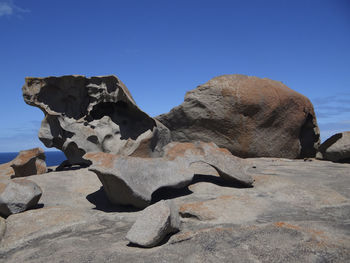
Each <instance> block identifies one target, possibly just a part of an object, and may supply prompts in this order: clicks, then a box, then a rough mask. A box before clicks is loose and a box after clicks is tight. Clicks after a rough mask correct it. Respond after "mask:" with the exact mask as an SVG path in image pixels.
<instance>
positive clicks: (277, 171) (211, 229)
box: [0, 158, 350, 263]
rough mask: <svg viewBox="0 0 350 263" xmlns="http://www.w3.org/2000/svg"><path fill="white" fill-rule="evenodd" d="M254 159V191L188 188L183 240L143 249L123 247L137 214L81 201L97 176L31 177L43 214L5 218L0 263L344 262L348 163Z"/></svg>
mask: <svg viewBox="0 0 350 263" xmlns="http://www.w3.org/2000/svg"><path fill="white" fill-rule="evenodd" d="M250 161H251V162H252V163H253V164H255V165H256V167H257V168H253V169H251V170H252V171H254V173H253V175H252V176H253V178H254V179H255V182H254V187H253V188H245V189H240V188H233V187H226V186H223V185H220V184H216V183H212V182H208V181H200V182H195V183H193V184H191V185H190V186H189V189H190V190H191V193H190V194H187V195H183V196H179V197H176V198H175V199H174V202H175V203H176V205H177V206H178V207H183V208H186V213H188V214H196V215H198V217H197V218H196V217H188V218H181V232H179V233H177V234H174V235H173V236H171V238H170V239H169V240H168V241H167V242H166V243H165V244H163V245H161V246H157V247H153V248H149V249H143V248H138V247H134V246H128V243H129V241H128V240H126V239H125V236H126V234H127V232H128V231H129V230H130V228H131V226H132V225H133V223H134V222H135V221H136V219H137V217H138V215H139V213H140V212H132V213H130V212H126V210H125V208H124V209H123V208H122V207H119V206H118V209H115V210H103V211H100V210H98V209H101V208H99V207H96V208H95V206H94V205H93V204H92V203H90V202H89V201H88V200H87V199H86V196H87V195H95V194H96V192H95V191H97V190H98V189H100V186H101V185H100V182H99V180H98V178H97V177H96V175H95V174H94V173H93V172H89V171H88V170H87V169H80V170H71V171H64V172H52V173H48V174H43V175H34V176H32V177H31V180H34V181H35V182H36V183H37V184H38V185H40V187H41V188H42V189H43V192H44V193H43V197H42V199H41V201H40V202H43V203H44V205H45V207H44V208H42V209H34V210H29V211H26V212H24V213H20V214H15V215H11V216H10V217H8V218H7V219H6V221H7V230H6V233H5V236H4V237H3V240H2V242H1V243H0V262H6V263H18V262H28V263H44V262H54V263H55V262H57V263H62V262H67V263H68V262H92V263H94V262H96V263H97V262H140V263H141V262H225V263H226V262H232V261H234V262H315V263H316V262H349V261H350V228H349V218H350V193H349V189H348V188H349V185H350V175H349V169H350V164H339V163H334V162H329V161H318V160H313V161H311V162H304V161H303V160H287V159H277V158H259V159H251V160H250ZM50 178H51V179H50ZM97 193H101V192H100V191H99V190H98V191H97ZM102 193H103V191H102ZM88 199H90V198H89V197H88ZM103 200H104V201H106V200H107V199H106V198H102V197H101V202H102V201H103ZM200 202H202V203H200ZM93 208H95V209H93ZM205 210H207V211H206V212H205ZM29 226H30V227H29Z"/></svg>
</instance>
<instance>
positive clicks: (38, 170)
mask: <svg viewBox="0 0 350 263" xmlns="http://www.w3.org/2000/svg"><path fill="white" fill-rule="evenodd" d="M45 159H46V157H45V152H44V150H43V149H41V148H34V149H30V150H24V151H20V152H19V154H18V155H17V157H16V158H15V159H13V160H12V162H11V167H12V168H13V170H14V175H12V176H11V177H12V178H14V177H25V176H30V175H34V174H43V173H46V171H47V168H46V162H45Z"/></svg>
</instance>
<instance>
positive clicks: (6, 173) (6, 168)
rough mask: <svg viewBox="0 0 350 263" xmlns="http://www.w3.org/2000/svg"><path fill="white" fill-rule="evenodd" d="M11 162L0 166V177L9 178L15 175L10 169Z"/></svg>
mask: <svg viewBox="0 0 350 263" xmlns="http://www.w3.org/2000/svg"><path fill="white" fill-rule="evenodd" d="M11 164H12V161H11V162H8V163H3V164H0V177H5V178H10V177H11V176H13V175H14V174H15V171H14V170H13V168H12V167H11Z"/></svg>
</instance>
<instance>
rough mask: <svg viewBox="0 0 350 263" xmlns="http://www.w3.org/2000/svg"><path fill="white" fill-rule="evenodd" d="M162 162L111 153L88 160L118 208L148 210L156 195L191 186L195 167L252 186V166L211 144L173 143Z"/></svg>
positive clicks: (89, 157)
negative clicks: (199, 165) (201, 166)
mask: <svg viewBox="0 0 350 263" xmlns="http://www.w3.org/2000/svg"><path fill="white" fill-rule="evenodd" d="M164 152H165V155H164V156H163V157H161V158H140V157H130V156H120V155H113V154H108V153H87V154H86V155H84V158H86V159H88V160H90V161H91V162H92V163H93V165H92V166H91V167H90V168H89V170H90V171H93V172H95V173H96V174H97V176H98V178H99V179H100V181H101V182H102V184H103V187H104V190H105V192H106V194H107V196H108V198H109V200H110V201H111V202H112V203H114V204H122V205H133V206H136V207H140V208H144V207H146V206H148V205H149V204H150V203H151V200H152V195H153V193H154V192H155V191H156V190H158V189H160V188H164V187H168V188H181V187H185V186H187V185H189V184H190V183H191V181H192V179H193V177H194V175H195V174H196V172H195V169H193V167H192V166H193V164H197V163H203V164H209V165H211V166H213V167H214V168H215V169H216V170H217V171H218V173H219V175H220V176H221V177H222V178H223V179H224V180H227V181H229V182H230V183H232V182H234V183H239V184H241V185H244V186H251V185H252V184H253V179H252V177H251V176H250V175H249V173H248V172H247V168H248V167H249V165H250V163H249V162H247V161H246V160H244V159H241V158H238V157H234V156H232V154H231V153H230V152H228V151H225V150H224V149H220V148H218V147H217V146H216V145H215V144H208V143H200V142H199V143H196V144H191V143H185V144H183V143H172V144H170V145H168V146H167V147H165V149H164Z"/></svg>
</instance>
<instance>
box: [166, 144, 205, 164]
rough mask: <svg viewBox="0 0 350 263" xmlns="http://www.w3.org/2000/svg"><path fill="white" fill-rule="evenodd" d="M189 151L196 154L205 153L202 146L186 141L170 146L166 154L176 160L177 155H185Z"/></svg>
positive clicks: (170, 158)
mask: <svg viewBox="0 0 350 263" xmlns="http://www.w3.org/2000/svg"><path fill="white" fill-rule="evenodd" d="M187 151H191V152H192V153H194V154H199V155H203V154H204V151H203V149H201V148H200V147H196V145H194V144H193V143H189V142H184V143H177V144H175V145H174V146H173V147H172V148H170V149H169V150H168V152H167V154H166V157H167V158H168V159H169V160H174V159H175V158H176V157H183V156H185V153H186V152H187Z"/></svg>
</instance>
